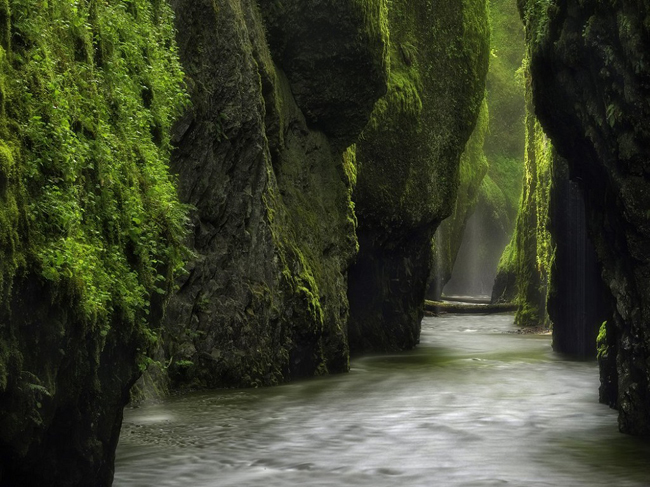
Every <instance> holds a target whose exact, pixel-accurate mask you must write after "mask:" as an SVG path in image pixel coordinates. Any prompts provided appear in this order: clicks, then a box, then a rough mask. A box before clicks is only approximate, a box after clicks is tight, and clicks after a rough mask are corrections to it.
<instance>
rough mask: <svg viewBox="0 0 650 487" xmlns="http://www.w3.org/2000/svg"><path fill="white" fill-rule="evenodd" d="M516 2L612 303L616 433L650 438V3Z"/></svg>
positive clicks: (545, 112) (539, 94) (540, 95)
mask: <svg viewBox="0 0 650 487" xmlns="http://www.w3.org/2000/svg"><path fill="white" fill-rule="evenodd" d="M520 6H521V9H522V14H523V17H524V18H525V19H526V21H527V24H528V25H527V31H528V39H529V40H528V42H529V44H530V46H531V49H532V58H531V70H532V74H533V82H534V84H533V87H534V95H535V106H536V111H537V114H538V116H539V118H540V120H541V122H542V123H543V125H544V127H545V129H546V130H547V132H548V134H549V135H550V136H551V138H552V139H553V142H554V144H555V146H556V147H557V150H558V152H559V153H560V154H561V155H562V156H564V157H565V158H566V159H567V161H568V163H569V172H570V177H571V178H572V179H574V180H576V181H578V183H579V184H580V185H581V187H582V189H583V191H584V195H585V208H586V213H587V221H588V225H589V230H590V235H591V238H592V239H593V241H594V244H595V246H596V250H597V253H598V258H599V260H600V262H601V264H602V269H603V278H604V280H605V282H606V283H607V285H608V287H609V289H610V291H611V294H612V295H613V297H614V300H615V304H616V306H615V308H616V309H615V311H614V320H613V321H614V324H615V326H614V328H613V330H614V335H615V337H616V338H615V341H616V345H615V355H616V368H617V374H618V393H617V395H618V400H617V401H616V402H617V403H618V407H619V427H620V429H621V431H623V432H626V433H632V434H637V435H650V366H649V363H650V362H649V361H648V357H650V338H649V337H650V333H648V322H650V300H649V299H650V298H649V297H650V293H649V291H650V252H648V249H649V247H650V214H649V213H648V208H650V186H649V182H650V181H649V176H648V174H649V173H650V166H649V163H648V161H650V129H649V127H650V104H649V103H648V100H650V65H649V64H648V62H647V59H646V58H647V53H648V52H650V26H649V24H648V13H649V12H650V4H649V3H648V2H647V1H616V2H614V1H577V0H569V1H567V2H551V4H550V6H549V8H548V10H542V9H541V7H540V5H538V4H537V2H532V1H530V2H524V1H522V2H520ZM608 331H609V328H608ZM603 374H604V375H603V377H604V379H605V380H606V377H609V376H611V373H610V372H608V371H606V370H605V371H604V372H603Z"/></svg>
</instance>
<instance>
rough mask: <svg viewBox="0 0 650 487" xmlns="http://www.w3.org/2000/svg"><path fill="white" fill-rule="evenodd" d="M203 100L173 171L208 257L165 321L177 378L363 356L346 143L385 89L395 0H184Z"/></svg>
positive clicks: (185, 124)
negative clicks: (356, 340)
mask: <svg viewBox="0 0 650 487" xmlns="http://www.w3.org/2000/svg"><path fill="white" fill-rule="evenodd" d="M172 4H173V7H174V9H175V11H176V13H177V19H176V26H177V28H178V39H179V49H180V56H181V60H182V63H183V65H184V67H185V71H186V74H187V78H188V82H189V85H190V88H191V94H192V105H193V107H192V109H191V110H189V111H188V112H187V114H186V115H185V116H184V118H183V119H182V120H181V121H180V122H179V123H178V124H177V127H176V129H175V131H174V143H175V145H176V147H177V149H176V150H175V152H174V155H173V160H172V168H173V170H174V171H175V172H177V173H178V175H179V185H180V196H181V199H182V200H183V201H184V202H186V203H189V204H191V205H192V206H193V207H194V208H195V210H194V211H193V213H192V222H193V224H194V231H193V234H192V236H191V240H190V246H191V248H192V249H193V250H194V251H195V253H196V259H194V260H193V262H192V263H191V265H190V266H189V273H188V274H187V276H185V277H184V278H183V279H182V281H181V282H180V290H179V292H178V294H177V295H176V296H175V297H174V299H173V300H172V302H171V304H170V306H169V307H168V311H167V316H166V320H165V327H166V333H165V337H164V338H165V340H164V350H163V352H164V360H165V361H166V362H169V363H170V367H169V372H170V375H171V377H172V381H173V383H174V384H175V385H176V386H190V387H206V386H208V387H223V386H256V385H270V384H277V383H279V382H282V381H286V380H289V379H292V378H296V377H304V376H309V375H314V374H323V373H328V372H341V371H346V370H347V369H348V357H349V350H348V340H347V320H348V300H347V296H346V290H347V277H346V271H347V268H348V266H349V264H350V263H351V261H352V259H353V258H354V256H355V254H356V251H357V240H356V236H355V226H356V218H355V215H354V211H353V205H352V202H351V198H350V196H351V192H352V188H353V185H354V181H355V179H356V170H355V162H354V152H353V151H348V150H346V148H347V147H348V146H349V145H350V144H351V143H352V142H354V141H355V140H356V138H357V137H358V135H359V132H360V131H361V129H362V128H363V127H364V126H365V125H366V123H367V121H368V119H369V117H370V113H371V111H372V108H373V106H374V103H375V101H376V100H377V99H378V98H379V97H380V96H382V95H383V94H384V93H385V91H386V69H387V64H386V50H387V31H386V18H385V15H386V6H385V4H384V2H383V1H380V0H377V1H347V0H338V1H332V2H320V1H304V0H293V1H288V2H282V3H280V2H271V1H263V2H260V5H259V8H258V6H257V4H256V2H252V1H247V0H218V1H216V2H215V1H212V0H200V1H197V0H174V1H173V2H172Z"/></svg>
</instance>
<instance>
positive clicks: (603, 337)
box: [596, 321, 609, 360]
mask: <svg viewBox="0 0 650 487" xmlns="http://www.w3.org/2000/svg"><path fill="white" fill-rule="evenodd" d="M608 349H609V344H608V340H607V321H603V322H602V324H601V325H600V329H599V331H598V337H596V350H597V355H596V356H597V357H598V359H599V360H600V359H604V358H607V355H608Z"/></svg>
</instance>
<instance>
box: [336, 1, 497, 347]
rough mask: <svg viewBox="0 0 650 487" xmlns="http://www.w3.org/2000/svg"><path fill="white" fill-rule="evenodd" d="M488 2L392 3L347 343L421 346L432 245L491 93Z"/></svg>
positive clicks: (362, 147)
mask: <svg viewBox="0 0 650 487" xmlns="http://www.w3.org/2000/svg"><path fill="white" fill-rule="evenodd" d="M486 16H487V10H486V2H485V1H484V0H465V1H462V2H458V1H456V0H454V1H451V0H444V1H441V2H436V3H432V2H427V1H424V0H418V1H406V0H399V1H393V2H392V3H391V7H390V9H389V15H388V28H389V30H390V52H389V58H390V78H389V81H388V93H387V94H386V96H384V97H383V98H382V99H381V100H380V101H379V102H378V103H377V105H376V106H375V109H374V112H373V114H372V118H371V120H370V123H369V125H368V126H367V127H366V128H365V129H364V131H363V134H362V137H361V140H360V142H359V143H358V144H357V162H358V181H357V187H356V190H355V193H354V201H355V204H356V209H357V216H358V219H359V227H358V236H359V245H360V253H359V256H358V258H357V261H356V263H355V265H354V266H353V267H352V268H351V269H350V274H349V279H350V284H349V292H348V296H349V298H350V306H351V319H350V327H349V336H350V346H351V348H352V349H353V350H355V351H363V350H399V349H409V348H412V347H413V346H414V345H415V344H417V342H418V340H419V334H420V321H421V318H422V307H423V302H424V293H425V291H426V286H427V279H428V277H429V270H430V261H431V239H432V237H433V233H434V232H435V230H436V227H437V226H438V224H439V223H440V221H441V220H442V219H444V218H445V217H447V216H448V215H449V214H450V213H451V212H452V209H453V204H454V201H455V199H456V198H455V197H456V191H457V188H458V183H459V157H460V154H461V153H462V151H463V149H464V147H465V143H466V142H467V140H468V138H469V136H470V134H471V132H472V130H473V128H474V126H475V123H476V118H477V115H478V112H479V109H480V106H481V101H482V99H483V94H484V87H485V85H484V83H485V74H486V71H487V62H488V47H489V39H488V38H489V35H488V30H487V22H486Z"/></svg>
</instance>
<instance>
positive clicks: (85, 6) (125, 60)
mask: <svg viewBox="0 0 650 487" xmlns="http://www.w3.org/2000/svg"><path fill="white" fill-rule="evenodd" d="M0 19H2V22H1V25H0V95H1V96H0V485H3V486H17V485H21V486H43V485H57V486H88V485H93V486H108V485H110V484H111V482H112V479H113V459H114V451H115V446H116V444H117V440H118V436H119V431H120V426H121V418H122V409H123V407H124V405H125V404H126V402H127V400H128V397H129V395H128V391H129V389H130V387H131V385H132V384H133V382H134V381H135V380H136V378H137V377H138V376H139V375H140V370H141V368H143V367H144V366H145V364H146V359H145V357H144V352H145V351H146V350H147V349H149V348H150V347H151V346H152V344H153V342H154V341H155V339H156V332H157V331H156V323H157V322H158V321H159V319H160V315H161V312H162V301H163V299H164V295H165V294H166V293H167V291H168V290H169V288H170V287H171V283H172V282H173V279H172V275H171V274H172V270H173V269H174V267H177V266H178V265H180V264H181V254H182V249H183V246H182V245H181V242H182V240H183V239H184V237H185V228H184V223H185V212H184V209H183V207H182V206H181V205H180V204H179V202H178V199H177V196H176V191H175V189H174V186H173V185H172V182H171V181H170V178H169V174H168V166H167V163H168V160H169V149H170V146H169V133H170V125H171V123H172V118H173V117H174V116H175V114H177V113H178V112H179V111H180V108H181V105H182V104H183V101H184V99H185V98H184V95H183V93H182V90H181V86H182V72H181V69H180V64H179V62H178V59H177V56H176V51H175V44H174V35H173V21H172V12H171V10H170V8H169V6H167V5H166V4H165V3H164V2H160V1H150V0H131V1H128V2H127V1H124V2H122V1H115V2H108V3H107V2H94V1H90V2H69V1H64V0H50V1H48V2H45V1H39V0H25V1H11V2H7V1H4V2H0Z"/></svg>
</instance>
